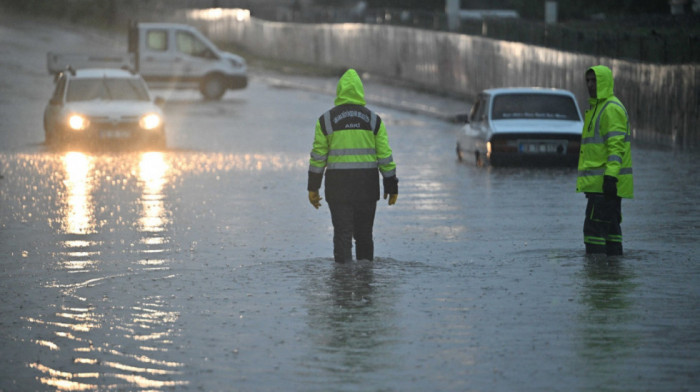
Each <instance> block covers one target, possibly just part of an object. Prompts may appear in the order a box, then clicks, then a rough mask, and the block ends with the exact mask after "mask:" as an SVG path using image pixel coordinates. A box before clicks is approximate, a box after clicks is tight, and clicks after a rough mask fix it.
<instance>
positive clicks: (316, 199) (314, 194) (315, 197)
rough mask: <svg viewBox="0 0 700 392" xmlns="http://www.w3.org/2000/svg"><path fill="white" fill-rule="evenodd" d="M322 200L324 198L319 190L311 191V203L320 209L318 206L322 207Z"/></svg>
mask: <svg viewBox="0 0 700 392" xmlns="http://www.w3.org/2000/svg"><path fill="white" fill-rule="evenodd" d="M321 200H323V198H322V197H321V195H319V194H318V191H309V203H311V205H312V206H314V208H315V209H317V210H318V207H321Z"/></svg>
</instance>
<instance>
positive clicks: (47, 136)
mask: <svg viewBox="0 0 700 392" xmlns="http://www.w3.org/2000/svg"><path fill="white" fill-rule="evenodd" d="M44 143H45V144H46V145H52V144H54V137H53V133H52V132H51V131H49V126H48V124H47V123H46V120H44Z"/></svg>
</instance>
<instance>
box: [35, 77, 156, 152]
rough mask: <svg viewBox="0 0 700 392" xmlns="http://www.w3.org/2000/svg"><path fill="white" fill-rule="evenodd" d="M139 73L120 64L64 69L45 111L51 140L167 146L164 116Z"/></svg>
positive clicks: (49, 139) (60, 142)
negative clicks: (114, 66)
mask: <svg viewBox="0 0 700 392" xmlns="http://www.w3.org/2000/svg"><path fill="white" fill-rule="evenodd" d="M161 105H162V99H160V98H158V99H155V100H154V99H153V97H152V96H151V93H150V91H149V90H148V86H147V85H146V83H145V82H144V80H143V79H142V78H141V76H139V75H136V74H132V73H131V72H128V71H125V70H120V69H106V68H105V69H79V70H72V69H69V70H66V71H65V72H62V73H61V74H59V75H58V76H57V80H56V87H55V90H54V93H53V95H52V96H51V99H50V100H49V103H48V105H47V106H46V109H45V110H44V132H45V136H46V143H47V144H62V145H67V146H71V145H75V144H79V145H90V146H95V145H105V144H109V145H114V144H125V145H138V146H149V147H154V148H163V147H165V124H164V123H165V121H164V117H163V111H162V110H161V108H160V106H161Z"/></svg>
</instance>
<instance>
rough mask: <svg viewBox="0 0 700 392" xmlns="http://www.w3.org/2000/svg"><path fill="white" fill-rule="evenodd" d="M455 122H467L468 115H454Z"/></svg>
mask: <svg viewBox="0 0 700 392" xmlns="http://www.w3.org/2000/svg"><path fill="white" fill-rule="evenodd" d="M455 122H457V123H462V124H468V123H469V115H468V114H458V115H456V116H455Z"/></svg>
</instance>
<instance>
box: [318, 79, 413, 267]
mask: <svg viewBox="0 0 700 392" xmlns="http://www.w3.org/2000/svg"><path fill="white" fill-rule="evenodd" d="M324 172H325V178H326V186H325V196H326V201H328V207H329V208H330V211H331V220H332V222H333V257H334V259H335V261H336V262H338V263H344V262H348V261H352V239H353V238H355V246H356V256H357V259H358V260H373V259H374V241H373V239H372V228H373V226H374V215H375V211H376V207H377V200H379V174H378V173H381V175H382V177H383V182H384V199H386V198H387V197H388V198H389V201H388V202H389V205H393V204H394V203H396V199H397V198H398V195H399V185H398V183H399V180H398V179H397V178H396V164H395V163H394V158H393V156H392V152H391V148H390V147H389V138H388V136H387V132H386V127H385V126H384V123H383V122H382V119H381V118H380V117H379V116H378V115H377V114H376V113H375V112H374V111H372V110H370V109H368V108H367V107H365V91H364V87H363V85H362V81H361V80H360V77H359V75H358V74H357V72H356V71H355V70H354V69H349V70H347V71H346V72H345V73H344V74H343V76H342V77H341V78H340V80H339V81H338V87H337V90H336V98H335V107H333V108H332V109H330V110H328V111H326V112H325V113H323V114H322V115H321V116H320V117H319V118H318V120H317V121H316V130H315V134H314V143H313V148H312V149H311V158H310V159H309V176H308V185H307V189H308V191H309V202H310V203H311V205H313V206H314V207H315V208H316V209H318V208H319V207H320V206H321V196H320V195H319V188H320V187H321V182H322V181H323V176H324Z"/></svg>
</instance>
